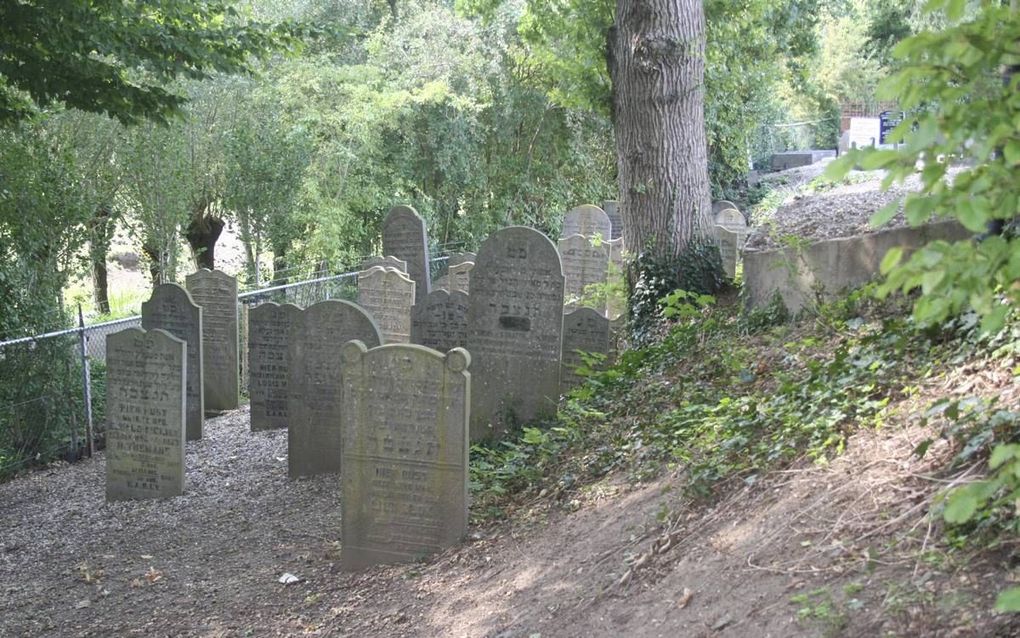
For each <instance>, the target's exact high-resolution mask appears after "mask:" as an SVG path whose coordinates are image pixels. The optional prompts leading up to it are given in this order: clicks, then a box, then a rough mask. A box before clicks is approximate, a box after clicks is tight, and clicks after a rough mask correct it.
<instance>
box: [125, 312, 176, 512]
mask: <svg viewBox="0 0 1020 638" xmlns="http://www.w3.org/2000/svg"><path fill="white" fill-rule="evenodd" d="M186 368H187V345H186V344H185V343H184V341H182V340H180V339H178V338H176V337H174V336H173V335H171V334H170V333H168V332H165V331H163V330H149V331H148V332H146V331H145V330H142V329H141V328H128V329H127V330H122V331H121V332H118V333H116V334H112V335H110V336H109V337H107V339H106V419H107V422H106V423H107V425H106V500H108V501H118V500H124V499H142V498H167V497H171V496H178V495H180V494H182V493H183V492H184V428H185V413H186V407H185V406H186V401H187V399H186V397H185V388H186V384H185V380H184V379H185V374H186Z"/></svg>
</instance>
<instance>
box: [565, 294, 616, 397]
mask: <svg viewBox="0 0 1020 638" xmlns="http://www.w3.org/2000/svg"><path fill="white" fill-rule="evenodd" d="M580 352H586V353H592V354H600V355H603V356H605V357H607V358H608V356H609V320H608V319H606V318H605V317H603V316H602V315H601V314H599V313H598V312H596V311H595V310H593V309H591V308H578V309H577V310H574V311H573V312H569V313H567V314H566V315H564V316H563V371H562V373H561V375H560V387H561V392H563V393H566V392H567V391H569V390H570V389H571V388H574V387H576V386H578V385H580V384H581V383H583V382H584V379H585V378H584V377H583V376H581V375H579V374H577V369H578V368H579V367H581V366H585V365H586V364H585V362H584V357H582V356H581V354H580ZM604 365H605V360H603V362H602V363H601V364H598V365H596V366H594V367H593V368H592V369H593V370H597V369H600V368H602V367H604Z"/></svg>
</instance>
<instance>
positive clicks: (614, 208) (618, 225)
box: [602, 199, 623, 239]
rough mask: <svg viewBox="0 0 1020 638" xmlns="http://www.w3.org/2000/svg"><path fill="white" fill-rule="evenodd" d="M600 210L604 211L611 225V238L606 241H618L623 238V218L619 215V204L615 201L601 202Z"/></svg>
mask: <svg viewBox="0 0 1020 638" xmlns="http://www.w3.org/2000/svg"><path fill="white" fill-rule="evenodd" d="M602 210H604V211H606V216H608V217H609V223H610V224H611V225H612V232H611V236H610V237H607V238H606V239H619V238H621V237H623V216H622V215H620V202H618V201H616V200H615V199H607V200H606V201H604V202H602Z"/></svg>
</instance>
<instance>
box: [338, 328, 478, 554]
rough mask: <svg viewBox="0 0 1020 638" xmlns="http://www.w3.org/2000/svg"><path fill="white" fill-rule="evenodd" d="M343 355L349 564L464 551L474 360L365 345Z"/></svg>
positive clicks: (353, 345) (344, 522)
mask: <svg viewBox="0 0 1020 638" xmlns="http://www.w3.org/2000/svg"><path fill="white" fill-rule="evenodd" d="M343 357H344V360H343V365H344V375H343V391H344V394H343V410H342V421H343V436H344V439H343V461H342V463H341V465H342V470H341V477H342V478H341V482H342V487H343V498H342V499H341V501H340V507H341V512H342V513H341V526H342V530H341V533H342V545H341V549H340V564H341V566H342V567H343V568H344V569H362V568H364V567H368V566H370V565H375V564H378V563H395V562H408V561H414V560H419V559H421V558H422V557H423V556H426V555H428V554H430V553H433V552H437V551H440V550H443V549H445V548H447V547H451V546H453V545H456V544H457V543H458V542H459V541H460V539H461V538H462V537H463V536H464V534H465V533H466V532H467V521H468V518H467V517H468V449H469V443H468V411H469V409H470V405H471V375H470V374H469V373H468V371H467V369H468V366H469V365H470V363H471V357H470V355H468V353H467V351H465V350H463V349H459V348H458V349H455V350H451V351H450V352H449V353H447V354H443V353H440V352H436V351H435V350H431V349H429V348H425V347H422V346H417V345H407V344H394V345H386V346H382V347H379V348H373V349H371V350H368V349H367V348H366V347H365V344H364V343H361V342H358V341H355V342H350V343H347V344H346V345H345V346H344V349H343Z"/></svg>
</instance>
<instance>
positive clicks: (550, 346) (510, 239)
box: [467, 226, 563, 440]
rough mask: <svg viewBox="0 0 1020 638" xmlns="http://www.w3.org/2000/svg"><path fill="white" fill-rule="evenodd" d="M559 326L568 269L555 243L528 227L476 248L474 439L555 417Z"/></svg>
mask: <svg viewBox="0 0 1020 638" xmlns="http://www.w3.org/2000/svg"><path fill="white" fill-rule="evenodd" d="M562 330H563V268H562V266H561V264H560V255H559V253H558V252H557V251H556V246H555V245H554V244H553V243H552V242H551V241H550V240H549V238H548V237H546V236H545V235H543V234H542V233H540V232H538V231H537V230H535V229H533V228H525V227H523V226H512V227H510V228H504V229H502V230H500V231H498V232H496V233H494V234H493V235H491V236H490V237H489V238H488V239H486V240H485V242H484V243H483V244H482V246H481V248H480V249H479V250H478V259H477V261H476V262H475V268H474V270H472V271H471V295H470V296H469V303H468V337H467V344H468V351H469V352H471V355H472V357H473V358H474V368H473V372H472V376H473V378H474V392H473V394H472V403H471V414H472V416H471V439H472V440H477V439H482V438H487V437H491V436H498V435H501V434H502V433H503V432H504V431H505V430H506V429H507V428H508V427H509V426H510V425H512V424H513V423H514V422H527V421H530V420H532V419H535V418H539V417H543V416H549V415H552V414H555V412H556V403H557V399H558V396H559V385H560V382H559V381H560V347H561V337H562Z"/></svg>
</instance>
